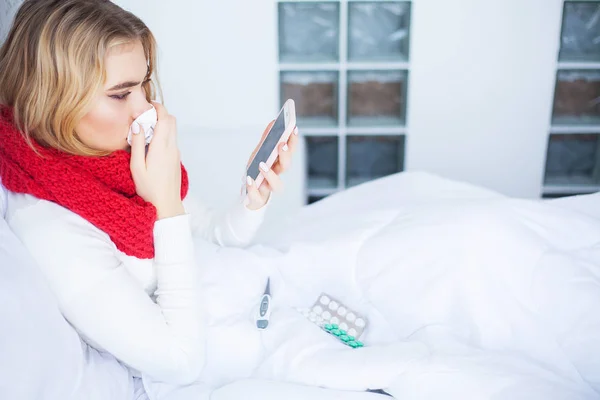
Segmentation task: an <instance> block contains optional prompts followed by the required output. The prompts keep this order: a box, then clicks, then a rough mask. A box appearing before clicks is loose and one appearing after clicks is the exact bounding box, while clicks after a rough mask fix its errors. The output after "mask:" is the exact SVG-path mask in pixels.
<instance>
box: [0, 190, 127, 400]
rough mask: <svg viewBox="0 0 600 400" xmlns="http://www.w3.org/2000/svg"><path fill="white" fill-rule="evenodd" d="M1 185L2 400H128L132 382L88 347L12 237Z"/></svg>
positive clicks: (115, 363) (115, 364)
mask: <svg viewBox="0 0 600 400" xmlns="http://www.w3.org/2000/svg"><path fill="white" fill-rule="evenodd" d="M4 190H5V189H4V188H2V185H0V214H2V217H0V321H2V322H0V324H1V328H0V355H1V358H0V399H23V400H29V399H36V400H38V399H42V400H45V399H48V400H50V399H52V400H54V399H69V400H71V399H73V400H75V399H84V398H85V399H124V400H125V399H127V400H130V399H132V398H133V382H132V378H131V376H130V374H129V372H128V371H127V369H126V368H125V367H123V366H122V365H121V364H120V363H119V362H118V361H117V360H115V359H114V358H113V357H112V356H110V355H108V354H103V353H99V352H98V351H96V350H94V349H92V348H90V347H89V346H87V345H86V344H84V343H83V342H82V341H81V339H80V338H79V335H78V334H77V333H76V332H75V330H74V329H73V328H72V327H71V325H69V324H68V323H67V321H66V320H65V319H64V318H63V316H62V315H61V313H60V311H59V309H58V305H57V303H56V300H55V298H54V296H53V294H52V293H51V292H50V289H49V288H48V286H47V284H46V282H45V280H44V278H43V275H42V274H41V272H39V270H38V269H37V267H36V266H35V265H34V263H33V261H32V259H31V258H30V256H29V254H28V253H27V251H26V250H25V248H24V246H23V245H22V244H21V243H20V241H19V240H18V239H17V238H16V236H15V235H14V234H13V233H12V232H11V231H10V229H9V227H8V225H7V223H6V221H5V220H4V217H3V216H4V213H5V210H6V192H5V191H4Z"/></svg>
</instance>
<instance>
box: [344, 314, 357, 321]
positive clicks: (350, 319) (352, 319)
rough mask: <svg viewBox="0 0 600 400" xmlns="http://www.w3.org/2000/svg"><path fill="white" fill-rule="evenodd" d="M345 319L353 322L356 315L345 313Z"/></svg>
mask: <svg viewBox="0 0 600 400" xmlns="http://www.w3.org/2000/svg"><path fill="white" fill-rule="evenodd" d="M346 319H347V320H348V322H354V320H355V319H356V315H354V313H348V315H346Z"/></svg>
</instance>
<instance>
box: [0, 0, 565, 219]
mask: <svg viewBox="0 0 600 400" xmlns="http://www.w3.org/2000/svg"><path fill="white" fill-rule="evenodd" d="M0 1H2V0H0ZM4 1H5V2H6V0H4ZM13 2H14V0H13ZM116 2H117V3H118V4H120V5H121V6H123V7H125V8H128V9H130V10H131V11H133V12H134V13H136V14H137V15H139V16H140V17H141V18H142V19H143V20H144V21H146V23H147V24H148V25H149V26H150V28H151V29H152V30H153V31H154V33H155V35H156V36H157V39H158V41H159V47H160V57H161V59H160V74H161V78H162V84H163V89H164V93H165V97H166V105H167V107H168V108H169V110H170V111H171V112H172V113H173V114H174V115H176V116H177V117H178V120H179V126H180V132H181V134H180V135H181V144H182V153H183V157H184V161H185V163H186V165H187V166H188V169H189V170H190V174H191V176H192V178H193V179H194V182H193V184H194V186H193V188H192V190H193V191H194V192H196V193H197V194H198V195H199V196H200V197H202V198H203V199H204V200H205V201H206V202H208V203H209V204H212V205H220V204H223V203H224V202H227V201H228V199H231V198H232V196H234V195H235V194H236V193H237V191H238V190H239V186H240V179H241V174H242V171H243V166H244V164H245V162H246V160H247V157H248V155H249V153H250V151H251V150H252V148H253V146H254V144H255V142H256V141H257V140H258V139H259V136H260V134H261V133H262V129H263V128H264V126H265V125H266V123H267V122H268V121H269V120H270V119H272V118H273V117H274V114H275V113H276V111H277V106H278V104H277V101H278V95H277V93H278V82H277V78H278V76H277V18H276V12H277V9H276V2H275V0H260V1H258V0H255V1H247V0H228V1H220V2H209V1H183V0H179V1H169V2H165V1H160V0H117V1H116ZM5 4H6V3H5ZM561 9H562V0H503V1H485V0H455V1H451V2H449V1H442V0H413V10H412V26H411V62H410V63H411V70H410V76H409V98H408V129H409V136H408V140H407V154H406V167H407V169H409V170H427V171H431V172H435V173H439V174H441V175H444V176H447V177H450V178H456V179H461V180H466V181H469V182H473V183H476V184H482V185H484V186H487V187H490V188H492V189H496V190H499V191H501V192H503V193H506V194H509V195H514V196H523V197H537V196H539V194H540V192H541V184H542V177H543V168H544V161H545V153H546V139H547V134H548V128H549V121H550V113H551V108H552V107H551V106H552V97H553V86H554V74H555V67H556V58H557V54H558V45H559V36H560V22H561V21H560V13H561ZM0 33H1V32H0ZM300 128H301V127H300ZM304 168H305V165H304V160H303V151H301V152H299V153H298V155H297V157H296V160H295V164H294V167H293V169H292V171H290V172H289V173H288V174H287V175H286V176H285V177H284V178H285V181H286V190H285V192H284V193H283V194H282V195H280V196H276V197H275V199H274V202H273V207H272V209H271V210H270V212H269V220H270V221H273V220H276V219H277V218H280V217H281V216H283V215H285V214H286V213H290V212H292V211H293V210H294V209H295V208H297V207H300V205H301V204H302V202H303V200H304V199H303V192H304V182H303V175H304Z"/></svg>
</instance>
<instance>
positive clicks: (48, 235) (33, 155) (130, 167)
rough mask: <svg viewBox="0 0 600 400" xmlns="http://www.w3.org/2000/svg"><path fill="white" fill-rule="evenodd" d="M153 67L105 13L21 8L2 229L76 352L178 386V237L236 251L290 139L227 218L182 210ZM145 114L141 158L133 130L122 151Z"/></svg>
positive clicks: (195, 337) (183, 243)
mask: <svg viewBox="0 0 600 400" xmlns="http://www.w3.org/2000/svg"><path fill="white" fill-rule="evenodd" d="M155 66H156V43H155V40H154V37H153V35H152V33H151V32H150V31H149V29H148V28H147V27H146V25H145V24H144V23H143V22H142V21H141V20H140V19H138V18H137V17H135V16H134V15H132V14H131V13H129V12H126V11H124V10H122V9H121V8H119V7H118V6H117V5H115V4H113V3H112V2H110V1H99V0H37V1H25V3H24V4H23V5H22V6H21V8H20V9H19V11H18V13H17V15H16V18H15V21H14V24H13V26H12V28H11V30H10V33H9V35H8V38H7V40H6V42H5V43H4V45H3V46H2V49H1V51H0V104H1V105H2V113H1V119H0V179H1V180H2V183H3V185H4V186H6V187H7V189H8V190H9V191H10V193H9V197H8V213H7V216H6V219H7V222H8V223H9V225H10V226H11V228H12V229H13V231H14V232H15V233H16V235H17V236H18V237H19V238H20V240H21V241H22V242H23V243H24V244H25V246H26V247H27V248H28V250H29V251H30V252H31V254H32V255H33V256H34V258H35V259H36V261H37V262H38V264H39V266H40V268H41V269H42V271H43V272H44V274H45V275H46V277H47V278H48V281H49V283H50V286H51V288H52V290H53V291H54V294H55V295H56V297H57V299H58V302H59V305H60V308H61V311H62V312H63V314H64V316H65V317H66V319H67V320H68V321H69V322H70V323H71V324H72V325H73V326H74V327H75V328H76V329H77V331H78V332H79V333H80V335H81V336H82V337H83V338H84V340H86V341H87V342H88V343H89V344H91V345H92V346H95V347H97V348H98V349H100V350H104V351H107V352H110V353H112V354H113V355H114V356H115V357H116V358H118V359H119V360H121V361H122V362H123V363H124V364H126V365H127V366H128V367H130V368H131V370H132V372H133V373H134V375H136V376H140V375H141V374H146V375H148V376H150V377H152V378H153V379H155V380H159V381H164V382H170V383H176V384H186V383H189V382H192V381H194V380H195V379H196V378H197V377H198V375H199V373H200V372H201V370H202V366H203V360H204V351H205V349H204V333H203V324H202V308H201V302H200V301H199V293H198V287H197V283H198V278H197V275H198V274H199V273H200V271H199V267H198V264H197V263H196V262H195V257H196V258H198V259H199V260H198V261H199V265H201V264H202V263H201V255H194V251H193V245H192V235H193V234H197V235H201V236H203V237H205V238H207V239H209V240H212V241H214V242H216V243H218V244H221V245H235V246H243V245H245V244H247V243H249V241H250V240H251V239H252V237H253V235H254V234H255V232H256V231H257V228H258V227H259V225H260V223H261V220H262V216H263V213H264V209H265V205H266V203H267V201H268V199H269V197H270V194H271V191H272V190H278V189H280V187H281V181H280V179H279V174H280V173H281V172H283V171H284V170H285V169H286V168H287V166H288V165H289V163H290V161H291V155H292V153H293V151H294V148H295V146H296V142H297V140H298V139H297V136H296V135H292V137H291V139H290V141H289V143H287V144H284V145H282V146H281V147H280V148H279V159H278V160H279V161H278V162H277V163H276V164H275V165H274V166H273V168H272V169H270V170H269V169H268V168H267V170H266V171H262V172H261V173H263V175H264V176H265V178H266V183H265V184H264V185H261V187H260V188H259V189H257V188H256V187H255V185H253V182H252V180H251V179H248V181H247V196H246V197H245V199H243V200H242V199H241V200H240V201H238V202H236V203H235V204H234V206H233V207H232V208H231V209H229V210H228V211H226V212H224V213H220V214H217V213H214V212H212V211H209V210H206V209H204V208H202V207H198V206H197V205H196V207H193V204H191V203H190V202H189V200H188V199H187V196H186V195H187V191H188V179H187V174H186V171H185V169H184V168H183V166H181V163H180V158H179V150H178V148H177V127H176V122H175V118H174V117H173V116H171V115H170V114H169V113H168V111H167V110H166V109H165V107H164V106H162V105H161V104H160V103H157V102H153V100H154V98H155V97H154V96H155V91H154V84H156V83H157V82H156V76H155ZM152 104H153V105H154V106H155V108H156V109H157V113H158V123H157V125H156V127H155V130H154V138H153V140H152V142H151V143H150V145H149V146H148V148H147V149H146V146H145V141H144V134H143V132H142V130H143V129H136V128H135V127H134V128H133V129H132V130H133V133H134V135H133V139H132V144H131V148H130V147H129V145H128V143H127V135H128V133H129V127H130V126H131V124H132V122H133V121H134V119H135V118H136V117H137V116H139V115H140V114H142V113H143V112H144V111H146V110H148V109H149V108H151V106H152ZM295 133H296V134H297V130H295ZM182 199H184V200H182Z"/></svg>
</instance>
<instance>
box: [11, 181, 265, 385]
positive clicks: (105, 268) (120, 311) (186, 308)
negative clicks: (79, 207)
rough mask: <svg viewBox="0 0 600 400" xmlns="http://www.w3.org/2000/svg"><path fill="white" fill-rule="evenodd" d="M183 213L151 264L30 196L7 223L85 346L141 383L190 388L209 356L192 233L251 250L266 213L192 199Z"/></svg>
mask: <svg viewBox="0 0 600 400" xmlns="http://www.w3.org/2000/svg"><path fill="white" fill-rule="evenodd" d="M184 206H185V209H186V214H185V215H181V216H177V217H173V218H167V219H163V220H159V221H157V222H156V223H155V226H154V246H155V258H154V259H153V260H142V259H137V258H135V257H131V256H127V255H126V254H124V253H123V252H121V251H120V250H118V249H117V247H116V246H115V245H114V243H113V242H112V241H111V239H110V238H109V236H108V235H107V234H106V233H104V232H103V231H101V230H100V229H98V228H96V227H95V226H93V225H92V224H91V223H89V222H88V221H87V220H85V219H83V218H82V217H80V216H79V215H77V214H75V213H73V212H71V211H69V210H67V209H66V208H63V207H61V206H59V205H57V204H55V203H52V202H49V201H44V200H40V199H37V198H35V197H33V196H30V195H23V194H15V193H11V192H9V194H8V201H7V213H6V221H7V222H8V224H9V226H10V227H11V229H12V230H13V231H14V233H15V234H16V236H17V237H18V238H19V239H20V240H21V241H22V242H23V244H24V245H25V246H26V248H27V249H28V250H29V252H30V253H31V254H32V255H33V257H34V259H35V260H36V261H37V263H38V264H39V266H40V268H41V269H42V272H43V273H44V275H45V276H46V278H47V279H48V282H49V284H50V287H51V289H52V291H53V292H54V294H55V295H56V297H57V300H58V303H59V307H60V309H61V311H62V313H63V315H64V316H65V318H66V319H67V320H68V321H69V322H70V323H71V325H73V326H74V327H75V329H76V330H77V331H78V332H79V334H80V335H81V336H82V338H83V339H84V340H85V341H87V342H88V343H89V344H90V345H92V346H94V347H96V348H98V349H100V350H104V351H107V352H109V353H111V354H113V355H114V356H115V357H116V358H117V359H119V360H120V361H121V362H123V363H124V364H126V365H127V366H129V367H130V368H131V370H132V372H133V375H134V376H142V374H143V375H146V376H148V377H150V378H152V379H154V380H158V381H164V382H169V383H174V384H186V383H190V382H192V381H194V380H195V379H196V378H197V377H198V375H199V374H200V372H201V370H202V367H203V362H204V357H205V335H204V328H203V326H204V324H203V321H202V318H203V311H202V306H201V302H200V301H199V289H198V287H197V286H198V283H199V279H198V274H199V273H200V272H201V271H200V269H201V268H202V262H201V259H199V260H195V255H194V248H193V241H192V234H195V235H201V236H203V237H204V238H206V239H208V240H211V241H213V242H216V243H218V244H221V245H234V246H242V245H245V244H247V243H249V242H250V240H251V239H252V237H253V236H254V234H255V233H256V231H257V230H258V228H259V226H260V224H261V222H262V220H263V215H264V210H265V208H266V207H263V208H262V209H260V210H258V211H251V210H249V209H247V208H246V207H245V206H244V205H243V203H242V200H241V199H240V200H239V201H238V202H236V203H235V204H234V205H233V206H232V207H231V208H230V209H229V210H227V211H226V212H223V213H216V212H214V211H212V210H209V209H207V208H205V207H203V206H202V205H200V204H199V203H193V202H192V201H189V200H186V201H185V202H184ZM196 261H199V262H196Z"/></svg>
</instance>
